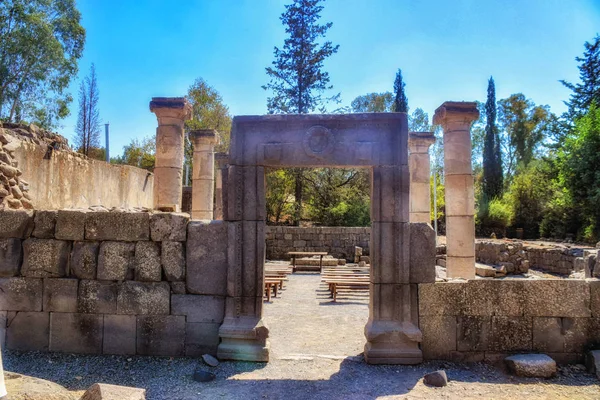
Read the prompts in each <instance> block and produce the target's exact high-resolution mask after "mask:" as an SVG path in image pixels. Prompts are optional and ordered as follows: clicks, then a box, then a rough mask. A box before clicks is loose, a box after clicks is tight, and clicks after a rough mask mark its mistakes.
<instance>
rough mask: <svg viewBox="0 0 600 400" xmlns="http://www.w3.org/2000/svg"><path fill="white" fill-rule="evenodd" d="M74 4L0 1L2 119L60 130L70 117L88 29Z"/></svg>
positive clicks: (52, 0)
mask: <svg viewBox="0 0 600 400" xmlns="http://www.w3.org/2000/svg"><path fill="white" fill-rule="evenodd" d="M80 20H81V15H80V13H79V11H78V10H77V9H76V7H75V0H29V1H26V0H4V1H0V38H1V39H0V119H3V120H6V121H9V122H20V121H22V120H29V121H30V122H35V123H37V124H38V125H40V126H42V127H43V128H47V129H52V128H55V127H56V124H57V121H58V120H59V119H61V118H64V117H66V116H67V115H68V114H69V109H68V105H69V103H70V102H71V101H72V98H71V96H70V95H69V94H68V93H66V89H67V87H68V86H69V83H70V81H71V79H72V78H73V77H74V76H75V75H76V74H77V62H78V60H79V59H80V58H81V56H82V53H83V46H84V43H85V30H84V29H83V27H82V26H81V25H80Z"/></svg>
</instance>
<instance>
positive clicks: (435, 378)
mask: <svg viewBox="0 0 600 400" xmlns="http://www.w3.org/2000/svg"><path fill="white" fill-rule="evenodd" d="M423 383H424V384H426V385H429V386H435V387H444V386H446V385H447V384H448V377H447V376H446V371H444V370H443V369H441V370H439V371H435V372H431V373H429V374H427V375H425V376H424V377H423Z"/></svg>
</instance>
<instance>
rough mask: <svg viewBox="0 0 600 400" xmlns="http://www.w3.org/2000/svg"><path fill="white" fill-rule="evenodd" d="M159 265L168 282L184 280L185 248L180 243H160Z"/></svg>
mask: <svg viewBox="0 0 600 400" xmlns="http://www.w3.org/2000/svg"><path fill="white" fill-rule="evenodd" d="M161 246H162V247H161V252H160V263H161V264H162V268H163V271H164V273H165V277H166V278H167V280H168V281H182V280H184V279H185V247H184V244H183V243H181V242H171V241H164V242H162V243H161Z"/></svg>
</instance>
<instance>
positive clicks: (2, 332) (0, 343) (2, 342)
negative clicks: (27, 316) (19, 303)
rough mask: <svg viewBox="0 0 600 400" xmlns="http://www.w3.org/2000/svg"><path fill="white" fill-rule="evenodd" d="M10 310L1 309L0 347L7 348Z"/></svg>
mask: <svg viewBox="0 0 600 400" xmlns="http://www.w3.org/2000/svg"><path fill="white" fill-rule="evenodd" d="M8 313H9V311H0V349H4V348H6V325H7V323H8V317H7V315H8Z"/></svg>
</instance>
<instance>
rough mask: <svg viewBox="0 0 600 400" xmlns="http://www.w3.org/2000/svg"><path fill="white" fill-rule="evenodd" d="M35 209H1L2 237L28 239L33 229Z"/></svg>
mask: <svg viewBox="0 0 600 400" xmlns="http://www.w3.org/2000/svg"><path fill="white" fill-rule="evenodd" d="M33 216H34V212H33V210H2V211H0V238H2V239H6V238H19V239H27V238H28V237H29V235H31V232H32V231H33Z"/></svg>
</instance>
